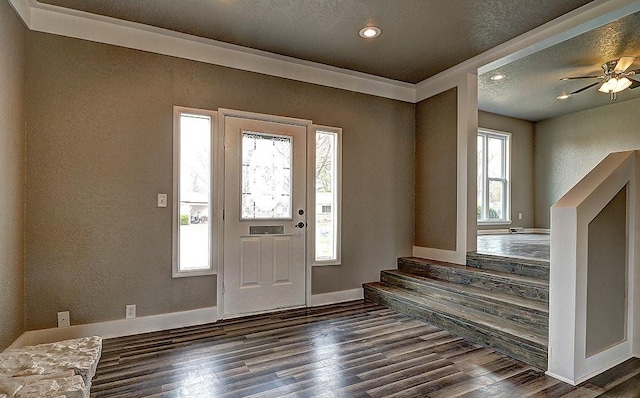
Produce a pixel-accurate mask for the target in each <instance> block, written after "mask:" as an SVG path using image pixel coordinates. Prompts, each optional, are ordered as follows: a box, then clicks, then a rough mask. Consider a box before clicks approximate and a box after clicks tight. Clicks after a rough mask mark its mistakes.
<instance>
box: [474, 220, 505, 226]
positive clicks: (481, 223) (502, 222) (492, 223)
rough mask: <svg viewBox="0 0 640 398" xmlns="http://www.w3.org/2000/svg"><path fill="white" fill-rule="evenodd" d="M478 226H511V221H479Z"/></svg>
mask: <svg viewBox="0 0 640 398" xmlns="http://www.w3.org/2000/svg"><path fill="white" fill-rule="evenodd" d="M478 225H511V220H499V221H478Z"/></svg>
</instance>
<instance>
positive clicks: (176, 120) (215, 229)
mask: <svg viewBox="0 0 640 398" xmlns="http://www.w3.org/2000/svg"><path fill="white" fill-rule="evenodd" d="M182 114H191V115H199V116H207V117H209V118H210V121H211V125H210V128H211V131H210V135H211V142H210V145H211V148H210V150H211V153H210V161H211V175H210V176H209V177H210V179H211V182H210V191H209V193H210V196H209V224H208V230H209V268H208V269H199V270H193V271H181V270H180V269H179V263H180V260H179V255H180V248H179V245H180V238H179V237H180V234H179V231H180V219H179V215H180V167H179V164H180V137H181V134H182V132H181V131H180V116H181V115H182ZM220 146H221V145H220V134H219V133H218V112H216V111H210V110H207V109H197V108H187V107H183V106H174V107H173V158H172V167H173V196H172V202H171V207H172V210H171V215H172V220H171V275H172V277H173V278H184V277H190V276H201V275H213V274H215V273H216V270H217V268H218V264H220V262H221V258H222V256H221V255H220V251H221V250H222V231H221V227H222V215H221V212H222V210H223V208H222V205H221V204H218V201H217V200H215V199H216V198H217V196H216V195H218V191H219V190H220V186H219V181H220V180H219V178H218V176H217V173H216V170H217V168H218V165H219V162H220V158H219V147H220Z"/></svg>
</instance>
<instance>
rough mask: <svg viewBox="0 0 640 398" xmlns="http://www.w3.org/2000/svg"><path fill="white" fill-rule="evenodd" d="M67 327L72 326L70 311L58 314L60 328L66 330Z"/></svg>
mask: <svg viewBox="0 0 640 398" xmlns="http://www.w3.org/2000/svg"><path fill="white" fill-rule="evenodd" d="M67 326H71V317H70V316H69V311H61V312H58V327H59V328H65V327H67Z"/></svg>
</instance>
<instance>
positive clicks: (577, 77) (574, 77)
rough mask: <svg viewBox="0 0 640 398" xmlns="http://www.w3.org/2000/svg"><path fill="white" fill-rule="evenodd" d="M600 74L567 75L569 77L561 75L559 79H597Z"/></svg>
mask: <svg viewBox="0 0 640 398" xmlns="http://www.w3.org/2000/svg"><path fill="white" fill-rule="evenodd" d="M601 77H602V76H569V77H563V78H561V79H560V80H576V79H598V78H601Z"/></svg>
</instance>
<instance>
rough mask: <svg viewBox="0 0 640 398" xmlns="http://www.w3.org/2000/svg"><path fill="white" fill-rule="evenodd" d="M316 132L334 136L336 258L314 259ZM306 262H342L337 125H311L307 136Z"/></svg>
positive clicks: (318, 264) (338, 137)
mask: <svg viewBox="0 0 640 398" xmlns="http://www.w3.org/2000/svg"><path fill="white" fill-rule="evenodd" d="M318 132H323V133H329V134H335V136H336V151H337V153H336V176H335V177H336V183H335V185H336V198H335V209H334V210H335V213H334V214H335V217H336V219H337V220H336V231H335V233H336V258H334V259H331V260H321V261H316V253H315V248H316V242H315V238H316V236H315V235H316V228H315V227H316V200H315V199H316V173H315V171H316V168H315V164H316V145H317V143H316V135H317V133H318ZM307 226H308V227H307V264H310V265H311V266H312V267H320V266H330V265H340V264H342V129H341V128H339V127H330V126H321V125H317V124H314V125H312V126H311V128H310V129H309V132H308V136H307ZM309 272H311V271H309Z"/></svg>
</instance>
